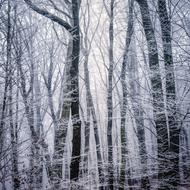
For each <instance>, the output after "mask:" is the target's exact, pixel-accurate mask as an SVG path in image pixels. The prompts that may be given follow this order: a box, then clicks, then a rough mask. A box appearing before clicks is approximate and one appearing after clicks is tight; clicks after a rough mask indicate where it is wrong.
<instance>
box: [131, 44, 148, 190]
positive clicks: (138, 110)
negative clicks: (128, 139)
mask: <svg viewBox="0 0 190 190" xmlns="http://www.w3.org/2000/svg"><path fill="white" fill-rule="evenodd" d="M135 48H136V47H135V46H134V44H133V43H131V51H132V52H131V53H132V54H131V59H130V62H129V64H128V73H129V74H128V75H129V85H130V97H131V101H132V109H133V113H134V119H135V123H136V127H137V139H138V146H139V156H140V162H141V175H142V177H141V188H142V189H150V181H149V178H148V168H147V167H148V158H147V151H146V144H145V126H144V114H143V107H142V103H141V101H140V100H139V99H140V96H141V94H140V85H139V83H140V81H139V77H138V75H139V73H138V65H137V60H136V59H135V58H136V57H135V56H136V51H135Z"/></svg>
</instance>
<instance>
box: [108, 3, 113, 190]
mask: <svg viewBox="0 0 190 190" xmlns="http://www.w3.org/2000/svg"><path fill="white" fill-rule="evenodd" d="M109 17H110V18H109V19H110V24H109V43H110V44H109V69H108V91H107V93H108V94H107V111H108V123H107V142H108V188H109V189H110V190H113V187H114V186H113V182H114V179H113V177H114V176H113V142H112V125H113V122H112V119H113V118H112V117H113V100H112V88H113V64H114V60H113V41H114V36H113V35H114V31H113V19H114V0H111V2H110V13H109Z"/></svg>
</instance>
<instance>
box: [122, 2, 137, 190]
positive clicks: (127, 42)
mask: <svg viewBox="0 0 190 190" xmlns="http://www.w3.org/2000/svg"><path fill="white" fill-rule="evenodd" d="M128 5H129V14H128V23H127V32H126V39H125V50H124V55H123V62H122V70H121V85H122V91H123V94H122V95H123V101H122V108H121V132H120V133H121V169H120V181H119V185H120V188H119V189H121V190H122V189H125V178H126V174H127V181H128V185H129V186H132V181H131V179H130V178H131V174H130V167H129V160H128V155H127V154H128V148H127V146H128V145H127V134H126V113H127V94H128V93H127V82H126V67H127V62H128V52H129V47H130V43H131V37H132V34H133V9H134V0H129V1H128ZM126 164H128V167H129V168H128V170H127V172H126Z"/></svg>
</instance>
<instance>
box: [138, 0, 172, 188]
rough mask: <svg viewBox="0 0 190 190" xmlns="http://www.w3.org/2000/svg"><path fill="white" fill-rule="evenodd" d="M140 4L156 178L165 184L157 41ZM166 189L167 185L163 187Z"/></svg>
mask: <svg viewBox="0 0 190 190" xmlns="http://www.w3.org/2000/svg"><path fill="white" fill-rule="evenodd" d="M136 1H137V2H138V4H139V6H140V11H141V17H142V24H143V28H144V32H145V36H146V40H147V45H148V57H149V67H150V71H151V76H150V81H151V87H152V89H151V90H152V98H153V103H152V104H153V114H154V121H155V127H156V131H157V146H158V179H159V185H160V186H162V184H165V178H166V176H167V167H168V164H167V163H168V162H167V157H168V149H169V143H168V132H167V120H166V116H165V111H164V98H163V90H162V81H161V75H160V69H159V60H158V49H157V42H156V38H155V34H154V30H153V26H152V22H151V19H150V13H149V7H148V3H147V0H136ZM165 188H166V189H167V187H165Z"/></svg>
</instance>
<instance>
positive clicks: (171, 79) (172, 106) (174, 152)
mask: <svg viewBox="0 0 190 190" xmlns="http://www.w3.org/2000/svg"><path fill="white" fill-rule="evenodd" d="M158 14H159V20H160V25H161V31H162V43H163V53H164V64H165V72H166V107H167V116H168V124H169V131H170V134H169V137H170V144H169V151H170V159H169V164H170V166H169V170H168V172H167V176H165V177H167V180H168V188H172V189H178V185H179V183H180V172H179V139H180V129H179V125H178V123H177V107H176V92H175V76H174V64H173V56H172V44H171V43H172V42H171V23H170V18H169V16H168V11H167V6H166V1H165V0H158Z"/></svg>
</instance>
